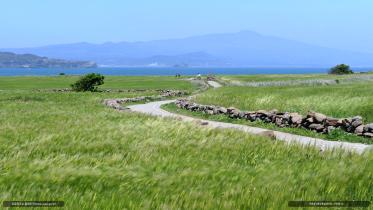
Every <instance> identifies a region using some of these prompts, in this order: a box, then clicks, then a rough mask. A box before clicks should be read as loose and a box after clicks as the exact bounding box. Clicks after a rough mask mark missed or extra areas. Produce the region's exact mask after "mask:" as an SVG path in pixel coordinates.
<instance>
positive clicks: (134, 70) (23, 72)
mask: <svg viewBox="0 0 373 210" xmlns="http://www.w3.org/2000/svg"><path fill="white" fill-rule="evenodd" d="M354 70H356V71H367V70H373V68H354ZM327 71H328V69H327V68H294V67H291V68H276V67H273V68H270V67H266V68H264V67H259V68H258V67H248V68H172V67H164V68H163V67H162V68H161V67H100V68H92V69H83V68H82V69H63V68H55V69H47V68H41V69H38V68H0V76H53V75H58V74H59V73H65V74H67V75H82V74H87V73H92V72H94V73H100V74H103V75H125V76H147V75H161V76H163V75H164V76H166V75H175V74H181V75H196V74H202V75H207V74H214V75H219V74H231V75H233V74H235V75H239V74H312V73H313V74H315V73H326V72H327Z"/></svg>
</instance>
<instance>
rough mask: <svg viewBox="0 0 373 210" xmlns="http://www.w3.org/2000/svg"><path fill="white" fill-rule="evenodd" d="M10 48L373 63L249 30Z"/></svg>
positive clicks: (68, 55) (210, 60)
mask: <svg viewBox="0 0 373 210" xmlns="http://www.w3.org/2000/svg"><path fill="white" fill-rule="evenodd" d="M7 50H8V51H12V52H17V53H33V54H37V55H42V56H48V57H56V58H62V59H74V60H92V61H95V62H97V63H98V64H101V65H116V66H118V65H126V66H131V65H133V66H148V65H150V64H153V63H158V64H159V65H166V66H173V65H180V64H187V65H189V66H237V67H239V66H289V67H290V66H312V67H313V66H317V67H320V66H331V65H335V64H337V63H348V64H350V65H353V66H373V54H368V53H359V52H350V51H346V50H339V49H331V48H325V47H319V46H314V45H311V44H306V43H302V42H298V41H292V40H287V39H282V38H278V37H272V36H264V35H260V34H258V33H255V32H251V31H242V32H239V33H231V34H210V35H203V36H194V37H189V38H182V39H168V40H155V41H146V42H119V43H111V42H108V43H104V44H89V43H75V44H65V45H51V46H45V47H37V48H22V49H7ZM196 53H199V55H198V54H196ZM196 55H197V56H196Z"/></svg>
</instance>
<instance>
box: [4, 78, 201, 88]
mask: <svg viewBox="0 0 373 210" xmlns="http://www.w3.org/2000/svg"><path fill="white" fill-rule="evenodd" d="M78 78H79V76H68V75H64V76H50V77H46V76H27V77H23V76H14V77H13V76H12V77H0V90H13V89H17V90H32V89H55V88H70V84H72V83H73V82H75V81H76V80H77V79H78ZM100 88H101V89H148V90H155V89H180V90H187V91H191V90H194V89H195V88H196V87H195V86H193V85H192V84H191V83H190V82H187V81H184V80H181V79H175V77H173V76H147V77H141V76H105V83H104V84H103V85H102V86H100Z"/></svg>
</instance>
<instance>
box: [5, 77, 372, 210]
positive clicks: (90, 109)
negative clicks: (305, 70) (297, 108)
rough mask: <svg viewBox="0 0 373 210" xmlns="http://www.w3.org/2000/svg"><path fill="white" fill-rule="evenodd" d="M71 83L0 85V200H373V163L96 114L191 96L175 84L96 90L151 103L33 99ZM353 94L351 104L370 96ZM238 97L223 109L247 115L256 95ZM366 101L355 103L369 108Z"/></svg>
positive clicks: (191, 204) (185, 205) (141, 203)
mask: <svg viewBox="0 0 373 210" xmlns="http://www.w3.org/2000/svg"><path fill="white" fill-rule="evenodd" d="M75 79H76V77H73V78H71V77H0V90H1V91H0V149H1V151H2V152H1V153H0V200H2V201H4V200H62V201H65V203H66V207H65V208H66V209H288V207H287V202H288V201H289V200H368V201H372V200H373V183H372V179H373V170H372V168H373V153H366V154H363V155H356V154H347V153H343V152H341V151H334V152H329V151H328V152H323V153H320V152H319V151H318V150H316V149H312V148H306V149H304V148H300V147H298V146H295V145H293V146H287V145H285V144H283V143H282V142H273V141H272V140H271V139H268V138H264V137H258V136H253V135H249V134H246V133H242V132H239V131H233V130H214V129H207V128H203V127H200V126H198V125H195V124H192V123H184V122H180V121H177V120H172V119H160V118H156V117H151V116H147V115H141V114H136V113H130V112H118V111H115V110H113V109H110V108H107V107H105V106H103V105H102V100H103V99H106V98H115V97H134V96H137V95H144V94H154V93H155V91H154V89H160V88H162V89H163V88H167V89H181V90H182V89H184V90H194V89H195V88H196V87H194V86H193V85H191V84H189V83H188V82H186V81H180V80H176V79H174V78H172V77H164V78H163V77H118V78H116V77H107V80H106V81H105V82H106V84H105V87H102V88H119V89H148V90H149V91H146V92H131V93H127V92H126V93H103V92H97V93H74V92H62V93H61V92H52V91H42V92H40V91H35V90H34V89H53V88H64V87H68V85H69V84H70V83H71V82H73V80H75ZM141 81H146V82H141ZM357 87H358V88H360V89H359V90H358V91H355V92H356V93H355V95H359V93H360V92H363V93H366V92H367V91H368V89H369V87H371V86H369V84H364V85H361V86H357ZM364 87H366V89H364ZM232 88H233V87H229V88H222V89H220V90H210V91H208V92H206V93H203V94H202V95H201V96H200V97H198V100H201V101H204V100H207V97H208V95H211V99H213V100H214V101H213V103H222V104H223V103H228V102H226V101H225V100H227V97H226V96H225V95H220V97H221V98H222V99H224V100H219V99H218V97H217V95H218V94H220V93H222V94H225V93H231V94H232V93H234V92H233V91H234V90H235V89H234V88H233V89H232ZM241 89H242V88H241ZM341 89H343V90H346V88H341ZM237 91H241V92H239V93H240V94H243V95H244V96H243V97H240V96H238V95H235V97H233V100H231V102H232V104H230V105H235V106H237V107H239V108H245V106H246V102H242V100H241V99H242V98H246V96H248V95H247V94H248V93H250V92H251V91H250V89H242V90H237ZM255 91H260V89H258V90H255ZM263 91H265V90H263ZM273 91H274V90H272V92H273ZM284 91H285V92H286V89H284ZM351 91H352V90H350V91H348V88H347V91H346V92H347V93H349V92H351ZM219 92H220V93H219ZM295 92H296V91H295ZM334 92H335V91H334V90H333V92H329V93H334ZM336 92H339V91H336ZM267 93H268V92H267ZM319 93H322V91H319ZM278 94H279V93H278ZM304 94H305V95H304V96H305V97H306V96H307V94H311V96H310V97H312V91H309V92H307V91H306V92H304ZM332 95H333V94H332ZM339 95H341V93H339ZM356 97H358V96H356ZM366 97H367V98H369V97H371V95H370V96H369V95H367V96H366ZM313 98H314V99H315V100H316V99H317V97H316V96H315V95H314V96H313ZM370 100H371V99H370ZM308 101H310V100H308ZM311 101H312V100H311ZM364 101H365V99H364V98H363V97H362V95H360V100H359V102H362V104H365V105H369V104H370V105H371V102H369V101H368V102H364ZM209 103H210V102H209ZM263 104H264V105H265V103H263ZM359 104H360V103H359ZM246 107H247V108H249V106H246ZM250 107H251V106H250ZM262 108H266V107H262ZM278 108H281V107H278ZM283 108H287V107H286V106H284V107H283ZM345 112H346V113H345V114H350V113H352V112H353V111H348V110H346V111H345ZM364 113H366V114H369V113H370V112H369V110H368V112H364ZM356 114H358V113H356Z"/></svg>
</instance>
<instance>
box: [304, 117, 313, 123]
mask: <svg viewBox="0 0 373 210" xmlns="http://www.w3.org/2000/svg"><path fill="white" fill-rule="evenodd" d="M306 122H308V123H313V122H314V120H313V118H312V117H309V118H307V119H306Z"/></svg>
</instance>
